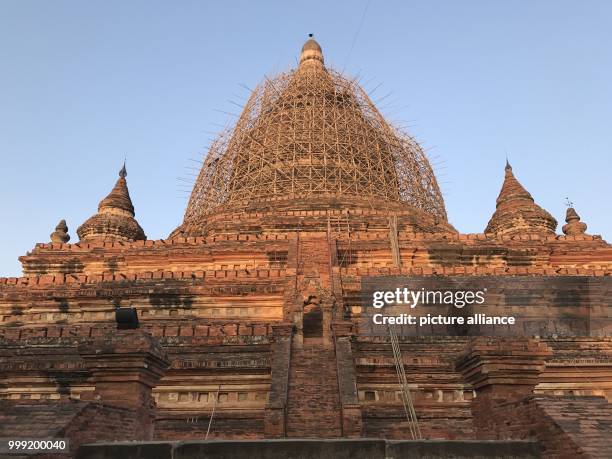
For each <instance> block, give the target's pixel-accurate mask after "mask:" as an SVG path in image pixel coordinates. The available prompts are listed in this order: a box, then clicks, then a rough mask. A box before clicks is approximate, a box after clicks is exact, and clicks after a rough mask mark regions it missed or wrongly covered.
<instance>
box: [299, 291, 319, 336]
mask: <svg viewBox="0 0 612 459" xmlns="http://www.w3.org/2000/svg"><path fill="white" fill-rule="evenodd" d="M302 332H303V334H304V338H322V337H323V310H322V309H321V306H319V302H318V301H317V299H316V298H314V297H309V298H308V300H307V301H306V302H305V304H304V314H303V316H302Z"/></svg>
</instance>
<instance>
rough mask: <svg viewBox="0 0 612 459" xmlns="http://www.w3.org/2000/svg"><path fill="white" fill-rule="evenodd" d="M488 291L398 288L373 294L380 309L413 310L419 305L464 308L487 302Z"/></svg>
mask: <svg viewBox="0 0 612 459" xmlns="http://www.w3.org/2000/svg"><path fill="white" fill-rule="evenodd" d="M486 293H487V289H486V288H483V289H481V290H428V289H425V288H421V289H417V290H412V289H410V288H408V287H403V288H401V287H398V288H396V289H395V290H378V291H375V292H373V294H372V306H373V307H375V308H376V309H380V308H382V307H384V306H399V305H404V306H408V307H410V308H411V309H413V308H415V307H417V306H418V305H453V306H454V307H456V308H459V309H461V308H463V307H465V306H470V305H472V304H478V305H480V304H483V303H484V302H485V297H486Z"/></svg>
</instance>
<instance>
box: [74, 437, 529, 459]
mask: <svg viewBox="0 0 612 459" xmlns="http://www.w3.org/2000/svg"><path fill="white" fill-rule="evenodd" d="M117 457H121V458H123V459H145V458H147V459H153V458H155V459H196V458H203V457H206V458H208V459H234V458H236V459H238V458H240V459H242V458H250V459H285V458H294V459H310V458H313V459H315V458H316V459H349V458H350V459H391V458H393V459H403V458H414V457H428V458H430V459H436V458H457V459H458V458H472V457H479V458H507V459H511V458H539V457H540V450H539V446H538V443H537V442H534V441H523V440H503V441H488V440H465V441H452V440H420V441H386V440H381V439H337V440H336V439H307V440H306V439H290V440H289V439H288V440H236V441H223V440H215V441H208V442H203V441H183V442H123V443H98V444H90V445H84V446H81V448H79V450H78V452H77V455H76V458H77V459H110V458H117Z"/></svg>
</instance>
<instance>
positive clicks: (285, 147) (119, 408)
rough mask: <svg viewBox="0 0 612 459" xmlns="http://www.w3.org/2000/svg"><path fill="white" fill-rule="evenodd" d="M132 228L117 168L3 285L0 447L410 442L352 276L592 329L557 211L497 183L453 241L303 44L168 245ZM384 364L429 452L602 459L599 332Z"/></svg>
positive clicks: (256, 105) (578, 251)
mask: <svg viewBox="0 0 612 459" xmlns="http://www.w3.org/2000/svg"><path fill="white" fill-rule="evenodd" d="M492 172H495V171H492ZM500 172H501V171H500ZM133 173H137V171H133ZM109 185H110V184H109ZM493 199H494V197H491V200H493ZM135 216H136V214H135V210H134V206H133V205H132V201H131V199H130V195H129V191H128V183H127V171H126V169H125V166H124V167H123V168H122V169H121V171H120V173H119V179H118V180H117V183H116V184H115V185H114V187H113V188H112V191H111V192H110V194H109V195H108V196H107V197H105V198H104V199H103V200H102V201H101V202H100V204H99V206H98V211H97V213H96V214H94V215H93V216H92V217H91V218H89V219H88V220H87V221H86V222H84V223H83V224H82V225H81V226H80V227H79V228H78V229H77V234H78V237H79V240H78V242H74V243H69V240H70V236H69V235H68V231H69V230H68V227H67V224H66V222H65V221H63V220H62V221H61V222H60V223H59V224H58V225H57V227H56V228H55V231H54V232H53V233H52V234H51V241H50V242H47V243H39V244H37V245H36V246H35V247H34V249H33V250H32V251H30V252H28V253H27V254H26V255H24V256H22V257H21V258H20V261H21V263H22V265H23V276H22V277H18V278H2V279H0V317H1V320H0V399H1V400H0V437H9V436H15V435H18V436H31V437H54V436H57V437H66V436H67V437H70V438H71V439H72V441H73V443H74V444H75V445H78V444H80V443H83V442H91V441H98V440H104V439H106V440H122V439H130V440H131V439H139V440H146V439H172V440H175V439H203V438H205V437H206V435H207V431H208V432H209V433H208V435H209V438H223V439H262V438H286V437H287V438H291V437H318V438H335V437H384V438H390V439H402V438H403V439H406V438H410V437H409V435H410V434H409V429H408V426H407V420H406V415H405V413H404V408H403V405H402V401H401V398H400V388H399V386H398V382H397V381H398V379H397V374H396V369H395V366H394V361H393V354H392V349H391V345H390V341H389V338H388V337H387V336H366V335H364V334H362V333H360V320H361V319H362V315H363V313H364V310H365V309H364V308H365V306H366V305H364V304H363V300H362V298H361V293H360V292H361V282H362V280H363V279H364V278H376V277H384V276H398V275H402V276H418V277H433V276H468V277H469V276H484V277H487V276H489V277H490V276H503V277H505V276H510V277H513V276H514V277H519V276H522V277H528V278H529V279H530V284H529V285H530V286H531V287H530V288H532V289H535V290H536V291H537V292H540V293H541V297H542V300H541V301H540V302H539V303H538V307H543V308H556V307H577V308H589V307H593V308H595V307H597V308H598V310H597V311H595V312H596V313H597V314H599V315H600V316H606V314H607V315H608V317H609V311H610V309H609V308H610V303H609V301H610V300H609V298H610V296H609V293H610V292H609V290H608V287H607V286H608V285H609V283H607V282H605V281H606V280H609V276H610V275H611V274H612V246H611V245H610V244H608V243H607V242H605V241H604V240H602V238H601V237H600V236H592V235H589V234H587V233H586V229H587V228H586V225H585V224H584V223H583V222H581V221H580V217H579V216H578V214H577V213H576V211H575V210H574V209H573V208H571V207H570V208H569V209H568V211H567V216H566V222H567V223H566V224H565V225H564V226H563V234H557V232H556V231H557V221H556V220H555V218H553V216H551V215H550V214H549V213H548V212H547V211H546V210H544V209H542V208H541V207H539V206H538V205H537V204H536V203H535V201H534V199H533V197H532V196H531V194H530V193H529V192H528V191H527V190H526V189H525V188H524V187H523V186H522V185H521V184H520V182H519V181H518V180H517V178H516V177H515V175H514V171H513V170H512V167H511V166H510V165H509V164H507V165H506V167H505V177H504V179H503V184H502V189H501V192H500V194H499V197H498V198H497V208H496V210H495V213H494V214H493V216H492V217H491V220H490V221H489V223H488V225H487V226H486V229H485V230H484V232H483V233H479V234H461V233H459V232H458V231H457V230H456V229H455V228H454V227H453V226H452V225H451V224H450V223H449V222H448V220H447V215H446V209H445V206H444V202H443V199H442V196H441V193H440V191H439V188H438V185H437V182H436V178H435V176H434V174H433V171H432V169H431V167H430V165H429V163H428V161H427V159H426V157H425V155H424V154H423V151H422V150H421V148H420V146H419V145H418V144H417V143H416V142H415V141H414V139H412V138H411V137H410V136H408V135H406V134H403V133H401V132H400V131H398V130H396V129H394V128H393V127H392V126H391V125H389V124H388V123H387V122H386V121H385V120H384V119H383V118H382V116H381V115H380V113H379V112H378V110H377V109H376V107H375V106H374V104H373V103H372V102H371V101H370V99H369V98H368V96H367V94H365V92H364V91H363V90H361V88H359V86H358V84H357V83H356V82H355V81H354V80H349V79H347V78H345V77H344V76H342V75H341V74H339V73H336V72H334V71H333V70H332V69H329V68H327V67H326V65H325V62H324V58H323V53H322V51H321V48H320V46H319V45H318V44H317V42H316V41H315V40H314V39H312V38H311V39H309V40H308V41H307V42H306V44H305V45H304V47H303V49H302V53H301V57H300V64H299V66H298V67H297V68H296V69H295V70H292V71H290V72H288V73H286V74H282V75H280V76H279V77H277V78H275V79H270V80H268V79H267V80H266V81H265V82H264V83H262V85H260V86H259V87H257V88H256V89H255V90H254V91H253V94H252V96H251V98H250V99H249V100H248V102H247V104H246V106H245V109H244V111H243V113H242V115H241V116H240V118H239V120H238V122H237V125H236V127H235V128H234V129H232V130H230V131H228V132H226V133H223V134H221V135H220V137H219V139H218V140H217V141H216V142H215V143H214V144H213V146H212V147H211V150H210V152H209V153H208V156H207V157H206V160H205V161H204V164H203V166H202V170H201V172H200V175H199V177H198V179H197V181H196V183H195V185H194V189H193V192H192V195H191V199H190V201H189V205H188V208H187V211H186V213H185V218H184V221H183V222H182V223H181V224H180V225H179V226H178V227H177V228H176V230H174V231H173V232H172V234H171V235H170V236H169V237H168V238H167V239H162V240H149V239H147V238H146V236H145V232H144V231H143V229H142V228H141V227H140V225H139V224H138V222H137V220H136V217H135ZM483 226H484V225H483ZM551 277H553V278H554V277H563V278H576V279H578V278H580V279H584V278H587V280H588V281H589V282H591V281H592V282H593V284H592V285H596V286H597V294H598V295H599V299H598V300H597V302H596V303H595V302H593V301H595V300H593V299H592V298H591V297H580V298H574V297H571V296H570V297H568V296H563V295H558V294H556V291H555V287H554V285H556V284H551V283H550V282H549V279H550V278H551ZM595 304H597V305H598V306H594V305H595ZM130 307H131V308H135V309H136V311H137V313H138V317H139V322H140V327H139V328H138V329H128V330H118V329H117V325H116V323H115V312H116V309H117V308H130ZM400 347H401V352H402V356H403V360H404V367H405V371H406V375H407V378H408V383H409V385H410V388H411V395H412V398H413V401H414V406H415V410H416V413H417V417H418V420H419V426H420V429H421V432H422V434H423V437H424V438H428V439H504V438H515V439H525V438H534V439H537V440H538V441H539V442H540V444H541V445H542V448H543V454H544V455H545V456H546V457H569V456H572V457H612V446H611V444H610V443H611V442H610V438H611V437H612V432H611V430H610V429H611V427H610V426H611V425H612V408H611V405H610V401H612V339H611V338H610V336H609V328H605V327H604V328H599V329H596V330H593V331H592V333H588V334H583V335H581V336H576V335H573V334H571V333H559V332H555V333H549V334H546V333H527V332H526V333H525V334H524V335H523V336H520V337H505V338H493V337H485V336H477V337H470V336H420V337H400ZM213 411H214V416H213V419H212V422H210V419H211V413H212V412H213Z"/></svg>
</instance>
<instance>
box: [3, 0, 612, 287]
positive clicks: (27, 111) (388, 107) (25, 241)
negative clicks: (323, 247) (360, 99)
mask: <svg viewBox="0 0 612 459" xmlns="http://www.w3.org/2000/svg"><path fill="white" fill-rule="evenodd" d="M366 3H367V1H352V2H348V1H347V2H332V1H329V0H325V1H315V0H308V1H304V2H288V1H275V2H272V1H265V2H264V1H258V2H255V1H240V2H238V1H216V2H212V1H211V2H204V1H197V2H196V1H192V2H189V1H179V2H170V1H166V2H158V1H109V0H105V1H87V2H82V1H58V0H54V1H42V0H40V1H29V0H19V1H18V0H12V1H9V0H1V1H0V62H1V64H0V155H1V156H0V157H1V164H2V169H1V171H2V172H1V180H0V199H1V201H0V202H1V203H2V204H1V207H0V210H1V216H2V225H1V226H0V275H5V276H6V275H18V274H19V273H20V265H19V263H18V261H17V257H18V256H19V255H22V254H25V253H26V251H28V250H30V249H31V248H33V247H34V244H35V243H36V242H46V241H49V234H50V233H51V231H52V230H53V228H54V227H55V225H56V223H57V222H58V220H59V219H60V218H66V220H67V222H68V226H69V228H70V234H71V236H72V242H76V241H77V240H78V238H77V236H76V228H77V227H78V226H79V225H80V224H81V223H83V221H84V220H85V219H86V218H88V217H89V216H91V215H92V214H93V213H94V212H95V211H96V207H97V204H98V202H99V201H100V199H101V198H103V197H104V196H105V195H106V194H107V193H108V192H109V190H110V189H111V187H112V185H113V184H114V182H115V179H116V177H117V171H118V170H119V168H120V167H121V163H122V161H123V158H124V156H126V155H127V165H128V183H129V187H130V192H131V195H132V199H133V201H134V205H135V207H136V213H137V219H138V220H139V222H140V224H141V225H142V227H143V228H144V230H145V232H146V233H147V235H148V237H149V238H153V239H159V238H164V237H166V236H167V235H168V234H169V233H170V231H172V230H173V229H174V228H175V227H176V226H177V225H178V224H179V223H180V222H181V220H182V215H183V211H184V208H185V205H186V201H187V196H188V194H187V192H186V191H185V190H187V189H188V188H189V187H188V186H187V187H186V186H185V185H184V183H183V182H182V181H181V180H179V179H178V178H177V177H189V176H188V174H189V173H190V172H192V171H190V170H189V169H188V168H189V167H191V166H192V165H193V164H194V163H193V162H191V161H190V160H189V158H200V157H201V156H202V155H203V154H205V147H206V145H207V144H208V143H209V141H210V137H211V135H212V134H210V131H217V130H218V129H219V125H224V124H225V123H226V122H227V120H228V117H227V115H225V114H223V113H221V112H220V111H218V110H221V111H230V112H236V111H237V110H238V108H237V107H235V106H234V105H233V104H232V103H231V102H229V100H235V101H240V100H244V99H245V98H246V96H247V95H248V94H247V93H246V91H245V90H244V89H242V88H241V86H240V84H245V85H247V86H249V87H253V86H255V85H256V84H257V83H258V82H259V81H260V80H261V78H262V77H263V75H265V74H274V73H277V72H279V71H283V70H286V69H288V68H290V67H292V66H294V65H295V63H296V59H297V57H298V55H299V50H300V47H301V45H302V43H303V42H304V41H305V39H306V35H307V34H308V33H309V32H312V33H314V34H315V36H316V38H317V40H319V42H320V43H321V45H322V46H323V51H324V53H325V57H326V62H327V63H328V64H330V65H332V66H334V67H335V68H337V69H340V70H341V69H343V68H346V71H347V72H348V73H350V74H353V75H354V74H360V75H362V76H363V79H362V81H363V82H364V86H365V88H366V89H367V90H372V89H373V88H374V87H375V86H376V85H378V84H379V83H382V86H381V87H380V88H378V89H377V90H376V92H375V93H374V96H373V98H374V99H377V98H379V97H382V96H384V95H386V94H387V93H389V92H391V93H392V94H391V95H390V96H389V97H387V98H386V99H384V101H383V102H381V106H382V109H383V110H382V111H383V112H384V113H386V114H387V115H388V117H389V118H390V119H391V120H392V121H395V122H398V123H407V124H408V125H409V126H410V128H409V132H410V133H412V134H413V135H414V136H416V138H417V139H418V140H419V141H421V143H422V144H423V145H424V146H425V147H427V148H431V150H430V151H429V153H430V155H431V156H432V157H433V158H434V159H433V163H434V165H437V172H438V179H439V181H440V183H441V187H442V190H443V192H444V195H445V199H446V206H447V209H448V213H449V219H450V221H451V223H452V224H454V225H455V227H456V228H457V229H458V230H460V231H462V232H482V230H483V229H484V228H485V226H486V224H487V221H488V219H489V217H490V216H491V214H492V212H493V210H494V207H495V198H496V197H497V194H498V192H499V189H500V187H501V183H502V177H503V166H504V161H505V155H506V152H507V153H508V155H509V157H510V161H511V163H512V165H513V167H514V171H515V173H516V175H517V177H518V178H519V180H520V181H521V182H522V183H523V185H524V186H525V187H526V188H527V189H528V190H529V191H530V192H531V193H532V195H533V196H534V197H535V199H536V202H537V203H539V204H540V205H542V206H543V207H544V208H545V209H547V210H548V211H550V212H551V213H552V214H553V215H554V216H555V217H556V218H557V220H559V222H560V223H563V218H564V214H565V207H564V199H565V197H566V196H569V197H570V198H571V199H572V200H573V201H574V203H575V206H576V209H577V210H578V212H579V214H580V215H581V216H582V218H583V221H585V222H586V223H587V224H588V225H589V232H590V233H594V234H602V235H603V236H604V238H607V239H608V240H610V239H612V204H611V199H610V198H611V196H610V194H611V193H610V188H611V180H610V179H611V173H612V128H611V123H612V2H610V1H606V0H602V1H583V2H577V1H558V0H555V1H553V0H551V1H501V0H500V1H495V2H492V1H461V2H458V1H420V2H415V1H397V2H390V1H388V2H384V1H381V0H372V1H371V2H370V3H369V7H368V8H367V11H366V14H365V16H364V20H363V23H362V26H361V28H360V27H359V25H360V22H361V18H362V15H363V12H364V9H365V6H366ZM358 31H359V33H358V34H357V32H358ZM353 43H354V46H352V45H353ZM351 49H352V51H351ZM559 231H560V227H559Z"/></svg>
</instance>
